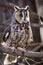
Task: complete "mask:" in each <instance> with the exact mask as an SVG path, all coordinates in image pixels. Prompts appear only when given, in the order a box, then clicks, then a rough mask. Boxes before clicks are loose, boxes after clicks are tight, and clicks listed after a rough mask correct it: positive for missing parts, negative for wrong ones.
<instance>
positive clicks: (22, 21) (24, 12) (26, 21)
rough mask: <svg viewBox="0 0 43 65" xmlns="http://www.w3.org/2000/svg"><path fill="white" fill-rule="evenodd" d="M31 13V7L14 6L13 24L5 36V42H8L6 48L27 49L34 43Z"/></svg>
mask: <svg viewBox="0 0 43 65" xmlns="http://www.w3.org/2000/svg"><path fill="white" fill-rule="evenodd" d="M29 11H30V10H29V6H26V7H25V8H19V7H18V6H14V13H13V16H12V20H11V24H10V26H9V27H8V28H7V30H6V31H5V34H4V36H3V41H4V42H6V43H5V46H10V45H11V46H12V45H13V46H14V47H17V46H20V47H25V46H26V45H27V44H29V43H30V42H31V41H33V34H32V29H31V26H30V16H29ZM9 28H10V29H9Z"/></svg>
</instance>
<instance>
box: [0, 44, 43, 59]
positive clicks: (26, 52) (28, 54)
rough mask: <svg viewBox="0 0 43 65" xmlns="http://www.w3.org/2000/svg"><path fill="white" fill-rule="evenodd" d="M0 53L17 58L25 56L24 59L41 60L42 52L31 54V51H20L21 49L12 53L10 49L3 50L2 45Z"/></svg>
mask: <svg viewBox="0 0 43 65" xmlns="http://www.w3.org/2000/svg"><path fill="white" fill-rule="evenodd" d="M0 52H1V53H7V54H11V55H14V56H15V55H19V56H23V57H24V56H25V57H31V58H33V57H34V58H43V52H33V51H26V50H23V49H22V50H21V49H18V50H17V49H14V51H12V49H11V48H5V47H3V46H2V45H0Z"/></svg>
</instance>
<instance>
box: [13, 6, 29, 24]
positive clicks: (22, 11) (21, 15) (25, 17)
mask: <svg viewBox="0 0 43 65" xmlns="http://www.w3.org/2000/svg"><path fill="white" fill-rule="evenodd" d="M14 10H15V19H16V20H17V21H18V22H19V23H27V22H29V21H30V17H29V6H28V5H27V6H26V7H25V8H19V7H18V6H14Z"/></svg>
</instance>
